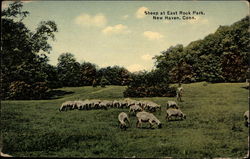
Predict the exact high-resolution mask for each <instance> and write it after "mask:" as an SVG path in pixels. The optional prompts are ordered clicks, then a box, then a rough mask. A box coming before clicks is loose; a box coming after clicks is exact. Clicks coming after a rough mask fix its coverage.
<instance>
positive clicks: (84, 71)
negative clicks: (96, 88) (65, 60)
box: [80, 62, 97, 86]
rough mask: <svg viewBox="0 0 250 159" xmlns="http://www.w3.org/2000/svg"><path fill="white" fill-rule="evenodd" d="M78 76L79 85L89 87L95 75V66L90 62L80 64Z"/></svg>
mask: <svg viewBox="0 0 250 159" xmlns="http://www.w3.org/2000/svg"><path fill="white" fill-rule="evenodd" d="M80 74H81V75H80V79H81V81H80V82H81V84H82V85H84V86H91V85H92V84H93V81H94V80H95V78H96V75H97V70H96V65H94V64H92V63H90V62H84V63H82V64H81V66H80ZM95 82H96V81H95Z"/></svg>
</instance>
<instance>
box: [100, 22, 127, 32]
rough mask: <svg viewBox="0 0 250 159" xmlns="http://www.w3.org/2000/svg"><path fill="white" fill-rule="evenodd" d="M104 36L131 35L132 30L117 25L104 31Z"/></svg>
mask: <svg viewBox="0 0 250 159" xmlns="http://www.w3.org/2000/svg"><path fill="white" fill-rule="evenodd" d="M102 32H103V33H104V34H127V33H130V30H129V29H128V27H127V26H125V25H122V24H117V25H114V26H107V27H106V28H104V29H103V30H102Z"/></svg>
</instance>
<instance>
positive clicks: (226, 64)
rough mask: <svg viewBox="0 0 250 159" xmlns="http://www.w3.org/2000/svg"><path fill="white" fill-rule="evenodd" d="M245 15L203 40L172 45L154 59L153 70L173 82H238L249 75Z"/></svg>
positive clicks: (249, 47) (247, 18) (247, 36)
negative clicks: (162, 71) (161, 73)
mask: <svg viewBox="0 0 250 159" xmlns="http://www.w3.org/2000/svg"><path fill="white" fill-rule="evenodd" d="M248 27H249V16H247V17H245V18H243V19H242V20H240V21H238V22H236V23H234V24H232V25H231V26H220V27H219V28H218V29H217V31H216V32H215V33H213V34H210V35H208V36H206V37H205V38H204V39H203V40H197V41H194V42H191V43H190V44H189V45H188V46H186V47H183V46H182V45H176V46H172V47H170V48H169V49H167V50H166V51H163V52H162V53H161V55H159V56H156V57H155V59H156V68H158V69H161V70H164V71H165V72H166V73H167V74H168V73H169V77H170V81H171V82H172V83H176V82H181V83H182V82H197V81H208V82H242V81H245V80H246V78H247V74H249V73H250V72H249V70H248V66H249V58H248V57H249V49H250V43H249V42H250V41H249V40H250V39H249V29H248Z"/></svg>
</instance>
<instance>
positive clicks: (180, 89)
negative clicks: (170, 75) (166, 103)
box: [176, 84, 183, 102]
mask: <svg viewBox="0 0 250 159" xmlns="http://www.w3.org/2000/svg"><path fill="white" fill-rule="evenodd" d="M182 94H183V87H181V84H179V87H178V88H177V90H176V98H177V101H180V102H182V99H181V97H182Z"/></svg>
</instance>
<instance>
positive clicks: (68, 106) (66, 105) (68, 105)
mask: <svg viewBox="0 0 250 159" xmlns="http://www.w3.org/2000/svg"><path fill="white" fill-rule="evenodd" d="M73 105H74V102H73V101H66V102H64V103H62V105H61V107H60V108H59V111H60V112H61V111H65V110H66V111H67V110H71V109H73Z"/></svg>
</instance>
